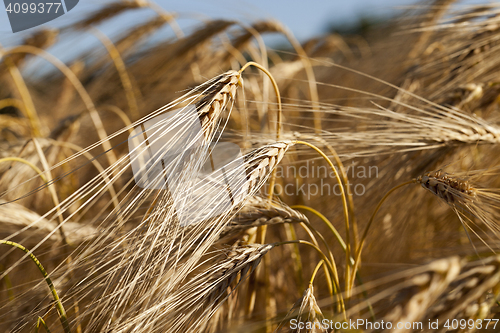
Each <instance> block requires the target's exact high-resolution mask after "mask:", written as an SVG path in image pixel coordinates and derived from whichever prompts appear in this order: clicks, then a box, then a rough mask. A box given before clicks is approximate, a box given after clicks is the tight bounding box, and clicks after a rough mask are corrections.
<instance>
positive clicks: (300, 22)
mask: <svg viewBox="0 0 500 333" xmlns="http://www.w3.org/2000/svg"><path fill="white" fill-rule="evenodd" d="M19 1H23V0H19ZM47 1H50V0H47ZM424 1H425V0H424ZM1 2H3V1H1ZM106 2H108V3H109V2H110V1H109V0H107V1H102V0H80V3H79V4H78V5H77V6H76V7H75V8H74V9H73V10H72V11H70V12H68V13H67V14H65V15H63V16H61V17H59V18H57V19H56V20H54V21H51V22H49V23H47V24H46V25H45V26H47V27H62V26H67V25H71V23H73V22H76V21H78V20H80V19H82V18H83V17H85V15H86V14H88V13H91V12H92V11H94V10H96V9H97V8H99V7H100V5H102V4H103V3H106ZM461 2H462V3H463V2H466V3H489V2H492V1H489V0H463V1H461ZM156 3H157V4H159V5H160V6H161V7H163V8H164V9H165V10H167V11H170V12H175V13H177V14H178V15H179V16H178V22H179V24H180V26H181V28H182V29H183V30H185V31H186V32H189V30H190V29H194V28H195V27H196V26H199V25H200V19H201V20H203V19H208V18H212V19H215V18H225V19H232V20H239V21H242V22H244V23H248V24H249V23H252V22H254V21H256V20H262V19H267V18H275V19H277V20H279V21H280V22H282V23H283V24H285V25H286V26H287V27H288V28H289V29H290V30H291V31H292V32H293V34H294V35H295V36H296V37H297V38H298V39H299V40H300V41H305V40H307V39H308V38H311V37H314V36H316V35H319V34H321V33H324V32H325V30H326V28H327V27H328V26H329V25H331V24H345V23H347V24H348V23H349V22H354V21H356V20H357V19H358V18H359V17H361V16H365V17H366V16H378V17H383V16H388V15H391V14H394V13H395V12H396V11H397V10H401V9H404V8H409V7H410V6H415V5H416V4H417V3H419V1H417V0H301V1H299V0H251V1H250V0H156ZM153 15H155V14H154V12H152V11H151V10H150V9H141V10H133V11H129V12H127V13H125V14H122V15H120V16H119V17H117V18H116V19H113V20H110V21H109V22H107V23H106V24H104V25H101V26H99V29H100V30H101V31H103V32H104V33H105V34H106V35H108V36H110V37H114V36H117V35H119V34H120V33H121V32H123V30H124V29H127V27H130V26H132V25H134V24H137V23H139V22H144V21H146V20H148V18H150V17H152V16H153ZM34 30H36V28H33V29H30V30H27V31H25V32H19V33H16V34H13V33H12V31H11V29H10V26H9V22H8V18H7V14H6V12H5V10H4V6H3V3H0V43H1V44H2V45H4V46H7V47H8V46H13V45H15V44H17V43H18V42H19V39H20V38H23V37H25V36H26V35H29V34H31V33H32V32H33V31H34ZM155 37H156V38H169V37H173V33H172V30H171V29H169V28H168V27H165V28H164V29H161V30H160V31H159V32H158V33H157V34H156V36H155ZM280 38H283V37H282V36H278V37H275V38H268V39H267V41H268V42H269V41H271V42H279V39H280ZM61 39H62V42H61V43H58V44H57V46H56V47H53V48H51V49H50V52H51V53H53V54H54V55H56V56H57V57H59V58H60V59H61V60H63V61H69V60H70V59H71V58H72V57H74V56H75V55H77V54H79V53H81V52H82V51H83V50H85V49H91V50H93V49H97V50H98V49H101V48H102V45H101V44H100V43H99V42H98V41H97V40H96V38H95V37H94V36H92V35H90V34H84V35H82V34H66V35H65V36H63V37H62V38H61ZM283 42H285V40H284V38H283ZM35 67H36V66H35Z"/></svg>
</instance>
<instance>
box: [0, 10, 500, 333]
mask: <svg viewBox="0 0 500 333" xmlns="http://www.w3.org/2000/svg"><path fill="white" fill-rule="evenodd" d="M130 11H134V12H136V13H137V15H138V16H140V15H143V17H144V23H142V24H139V25H136V26H134V27H133V28H131V29H130V30H128V31H125V32H123V31H122V32H121V33H120V34H118V35H116V36H112V37H108V36H106V35H104V34H103V33H102V32H101V31H100V30H98V29H99V25H100V24H102V23H107V22H110V21H112V20H115V19H117V18H118V17H119V16H120V15H122V14H124V13H125V12H130ZM185 16H186V17H187V16H189V15H185ZM186 17H183V15H182V14H176V13H170V12H167V11H165V10H164V9H162V8H160V7H158V6H157V5H155V4H154V3H151V2H148V1H139V0H136V1H121V2H108V3H106V4H105V5H103V6H102V7H100V8H99V9H98V10H96V11H95V12H93V13H90V14H88V15H87V17H86V18H85V19H83V20H82V21H80V22H77V23H75V24H72V25H70V26H67V27H64V28H62V29H59V30H40V31H37V32H35V33H33V34H32V35H31V36H30V37H28V38H26V39H25V40H24V41H23V42H22V43H20V44H19V45H15V46H12V47H5V46H2V45H0V134H1V138H0V332H33V331H36V332H43V331H44V330H45V331H46V332H64V333H70V332H73V333H81V332H144V333H146V332H148V333H149V332H274V331H278V332H333V331H336V332H375V331H377V332H382V331H388V332H389V331H391V332H431V331H432V332H444V331H453V332H474V331H491V332H498V331H500V324H499V325H497V326H496V327H495V319H499V318H500V315H499V309H500V303H499V300H498V297H499V296H500V295H499V293H500V256H498V255H497V254H496V252H497V251H499V249H500V242H499V241H500V220H499V218H500V188H499V186H500V178H499V177H498V176H499V174H500V169H499V168H500V155H499V152H500V124H499V120H498V119H499V114H500V113H497V112H500V80H499V77H500V57H499V56H498V55H499V54H500V6H498V5H491V4H490V5H474V6H467V5H464V4H460V3H458V2H455V1H453V0H433V1H429V2H428V3H422V4H420V5H418V6H414V7H412V8H408V9H406V10H405V11H404V12H403V13H402V14H401V15H400V16H399V17H396V18H394V19H392V20H388V21H386V22H383V23H380V24H378V25H375V26H374V27H373V28H372V29H370V30H369V31H368V32H364V33H362V34H350V35H339V34H335V33H332V34H329V35H324V36H322V37H319V38H316V39H311V40H309V41H307V42H305V43H302V44H301V43H299V42H298V41H297V40H296V39H295V37H294V36H293V34H291V33H290V31H289V30H288V29H287V28H286V27H284V26H283V25H281V24H280V23H279V22H275V21H271V20H265V21H260V22H255V23H253V24H251V25H248V24H244V23H241V22H238V21H228V20H204V21H196V22H195V23H193V27H192V28H191V30H190V31H189V32H187V30H186V31H183V29H181V28H180V27H179V25H178V24H177V19H179V18H186ZM189 18H190V19H192V20H194V19H193V18H192V16H189ZM117 22H119V21H117ZM271 33H272V34H275V35H278V36H282V37H283V39H282V40H283V43H285V42H286V43H287V44H286V46H283V47H282V48H281V49H279V50H278V49H273V48H271V47H270V46H269V45H266V44H265V43H264V41H263V38H262V36H263V35H266V34H271ZM153 35H154V36H155V37H153ZM158 36H163V38H158ZM164 36H167V37H164ZM83 37H85V38H94V44H96V43H99V44H96V45H99V47H93V48H92V50H84V49H82V51H81V52H80V54H79V55H78V56H76V57H74V58H73V59H72V60H71V61H70V62H67V63H65V62H63V61H61V60H60V59H58V58H57V57H55V56H54V55H52V54H51V52H50V49H49V48H50V47H51V46H52V45H54V44H56V45H57V44H61V47H63V48H64V47H66V48H71V47H72V45H73V44H72V43H76V42H75V41H77V40H79V39H81V38H83ZM151 38H152V39H151ZM150 40H155V42H150V43H148V41H150ZM283 45H284V44H283ZM497 48H498V50H497ZM34 61H36V62H34ZM30 64H33V66H34V64H37V66H38V67H41V66H42V68H44V69H46V68H51V70H44V72H43V74H36V72H34V70H33V68H32V67H33V66H31V69H30V67H29V65H30ZM51 66H52V67H51ZM25 69H26V70H25ZM30 73H31V74H30ZM167 103H168V104H167ZM189 108H191V110H195V119H194V122H193V120H192V119H191V120H190V119H187V118H183V117H182V116H178V117H176V116H173V117H172V118H162V117H164V116H165V115H169V112H170V111H174V110H188V109H189ZM171 114H174V112H173V113H171ZM175 114H176V115H179V114H181V113H175ZM159 119H169V120H168V121H165V120H159ZM146 123H147V124H151V123H154V124H155V125H154V127H155V131H156V132H155V133H156V134H157V135H156V136H155V140H158V142H157V143H158V144H160V145H161V146H162V149H160V151H168V150H169V149H173V147H178V146H179V145H183V149H184V150H185V151H190V152H194V153H193V156H196V158H191V159H188V160H183V161H182V163H181V162H180V161H179V160H176V159H175V158H174V160H173V162H171V163H172V164H175V165H174V167H176V168H177V169H180V171H179V172H177V173H176V174H175V177H172V176H165V173H161V172H160V173H153V172H150V173H149V176H148V177H149V179H148V181H150V182H151V183H153V184H154V183H155V182H156V183H158V184H160V183H161V182H162V181H164V179H165V177H170V178H169V180H168V182H169V184H170V188H166V187H161V186H157V187H154V186H153V187H148V186H139V185H140V184H138V183H137V182H136V180H137V178H136V176H137V175H134V173H133V170H132V169H133V168H132V163H134V161H133V160H134V158H133V157H132V154H131V152H130V146H129V144H128V143H129V142H130V136H129V135H131V134H130V133H132V134H133V133H134V131H136V130H137V129H140V128H141V127H142V128H143V127H144V125H145V124H146ZM195 123H199V126H200V128H201V131H202V132H203V133H202V135H201V137H200V138H198V139H199V141H201V142H202V143H203V144H204V143H207V144H214V143H217V142H219V143H220V142H229V143H232V144H236V145H238V146H239V148H240V149H241V155H240V157H238V158H237V160H238V161H237V162H238V163H236V164H237V166H236V167H235V168H236V169H237V170H236V171H235V172H233V173H232V174H228V175H225V176H227V177H229V178H231V177H232V175H233V174H234V175H236V176H237V175H243V177H236V176H235V177H233V178H234V179H229V182H230V183H231V184H232V185H231V186H232V188H237V189H240V191H239V192H238V193H239V194H238V200H236V201H235V200H233V199H234V198H233V197H231V199H232V201H231V204H230V205H229V206H228V205H227V202H225V201H224V200H223V199H222V198H223V196H224V195H227V191H225V190H227V189H223V190H219V191H217V188H218V187H220V182H216V183H215V185H214V184H213V185H211V186H213V188H208V189H206V192H204V194H205V195H201V196H200V195H191V192H193V188H194V187H193V184H195V183H196V182H197V181H198V179H199V175H200V173H199V172H200V168H202V167H203V165H205V163H207V161H208V160H209V159H210V158H211V157H210V156H209V155H210V154H209V150H206V149H201V148H199V146H197V145H196V143H195V142H194V141H195V140H191V141H189V142H187V143H186V142H185V141H181V139H180V138H179V137H178V136H172V137H170V138H169V139H168V140H164V138H165V135H166V134H165V133H169V131H171V130H172V129H173V128H176V129H177V130H179V129H180V132H178V133H181V134H182V133H184V132H183V131H185V132H187V131H188V130H189V126H192V125H195ZM110 133H112V134H110ZM162 135H163V137H162ZM162 138H163V139H162ZM137 140H138V141H141V140H140V138H138V139H137ZM143 143H144V142H142V143H139V145H141V144H143ZM151 144H154V142H152V143H151ZM203 144H202V146H203ZM84 147H85V148H84ZM154 161H156V162H158V159H155V160H154ZM154 161H153V158H151V160H150V161H145V162H146V163H143V164H142V166H143V171H145V175H146V176H147V175H148V171H151V170H152V168H153V167H152V166H151V165H152V163H147V162H154ZM156 162H155V163H156ZM165 163H166V162H165ZM179 163H181V164H179ZM212 165H213V161H212ZM179 166H180V168H179ZM163 167H166V168H167V169H168V167H171V165H166V166H165V165H163ZM148 168H150V169H151V170H149V169H148ZM164 170H166V169H164ZM152 175H153V176H152ZM174 178H175V179H174ZM224 181H226V182H227V179H225V180H224ZM173 184H174V185H175V186H173ZM167 187H168V186H167ZM214 193H215V194H214ZM226 201H227V200H226ZM208 209H211V210H210V211H208V213H207V210H208ZM184 210H186V211H189V212H190V214H191V215H190V216H191V217H192V220H189V219H188V220H187V222H186V216H184V215H182V212H184ZM193 214H194V215H193ZM196 214H198V215H201V216H196ZM190 221H192V223H190ZM325 321H326V322H328V323H330V325H331V326H330V327H326V326H325V325H320V324H322V323H324V322H325ZM352 321H362V322H366V323H372V324H376V323H378V324H380V323H382V322H384V323H391V324H394V326H392V328H387V327H388V326H385V327H381V326H380V325H378V326H377V325H375V326H373V325H371V326H370V325H364V326H359V327H356V328H353V327H352V325H342V324H343V323H350V322H352ZM437 321H439V326H438V327H435V326H432V327H429V326H428V323H430V322H437ZM298 322H302V323H310V324H311V323H312V324H314V325H308V326H298V325H292V323H298ZM397 323H406V324H407V325H400V326H396V324H397ZM408 323H410V325H408ZM412 323H413V325H411V324H412ZM415 323H422V324H423V326H418V325H415ZM445 323H448V326H446V327H445V325H444V324H445ZM471 323H472V324H471Z"/></svg>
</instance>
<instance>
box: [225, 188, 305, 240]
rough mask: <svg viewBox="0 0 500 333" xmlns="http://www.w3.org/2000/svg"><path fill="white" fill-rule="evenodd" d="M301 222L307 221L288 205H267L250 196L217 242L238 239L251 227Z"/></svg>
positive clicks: (258, 198)
mask: <svg viewBox="0 0 500 333" xmlns="http://www.w3.org/2000/svg"><path fill="white" fill-rule="evenodd" d="M301 222H307V223H308V222H309V220H308V219H307V217H306V216H305V215H304V214H302V213H300V212H298V211H296V210H294V209H292V208H290V207H289V206H288V205H286V204H284V203H275V202H273V203H271V204H269V200H267V199H264V198H261V197H257V196H252V197H250V198H248V199H247V200H246V202H245V205H244V206H243V207H242V208H241V210H239V211H238V213H237V214H236V215H235V216H234V217H233V218H232V219H231V221H230V222H229V223H228V225H227V226H226V227H224V229H223V231H222V233H221V234H220V240H219V241H220V242H222V241H226V240H227V239H229V238H235V237H236V238H239V237H240V236H241V234H242V233H243V232H244V231H245V230H248V229H250V228H253V227H259V226H262V225H274V224H283V223H301Z"/></svg>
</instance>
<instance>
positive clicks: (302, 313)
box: [277, 284, 328, 333]
mask: <svg viewBox="0 0 500 333" xmlns="http://www.w3.org/2000/svg"><path fill="white" fill-rule="evenodd" d="M323 319H324V316H323V312H321V308H320V307H319V305H318V303H317V301H316V297H314V288H313V286H312V284H309V288H307V289H306V290H305V291H304V294H303V295H302V297H301V298H300V299H299V300H297V302H295V304H294V306H293V307H292V309H291V310H290V311H289V313H288V315H287V317H286V319H285V320H284V321H282V322H281V324H280V327H278V329H277V332H280V333H299V332H300V333H327V332H328V330H327V329H326V328H325V327H324V326H323V323H322V321H323ZM298 323H301V324H302V325H304V327H303V328H300V327H299V325H297V324H298Z"/></svg>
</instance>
